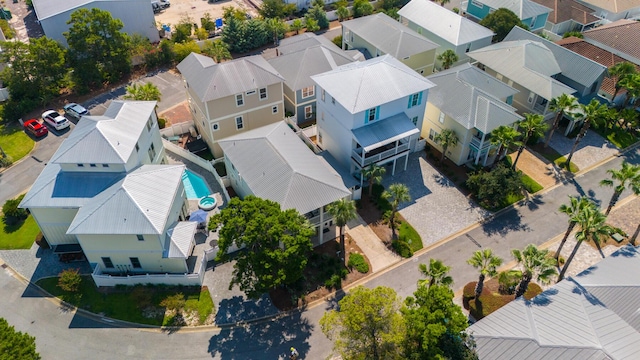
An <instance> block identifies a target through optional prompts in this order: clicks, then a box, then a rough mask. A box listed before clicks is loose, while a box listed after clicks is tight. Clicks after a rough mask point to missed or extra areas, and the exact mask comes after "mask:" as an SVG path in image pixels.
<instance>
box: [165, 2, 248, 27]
mask: <svg viewBox="0 0 640 360" xmlns="http://www.w3.org/2000/svg"><path fill="white" fill-rule="evenodd" d="M227 6H232V7H235V8H240V9H243V10H245V11H246V12H247V13H249V15H251V16H254V17H255V16H258V12H257V11H256V10H255V9H254V8H253V7H251V6H250V5H249V3H248V2H247V1H245V0H224V1H218V2H215V3H209V2H208V1H207V0H171V6H170V7H169V8H167V9H165V10H164V11H163V12H161V13H159V14H156V16H155V17H156V22H158V23H159V24H170V25H171V26H172V28H173V26H175V25H176V24H178V23H179V22H180V20H181V19H183V18H185V17H189V18H191V20H192V21H193V22H194V23H196V24H198V26H200V18H201V17H202V16H203V15H204V14H205V13H209V14H210V15H211V18H212V19H217V18H220V17H222V12H223V11H222V8H223V7H227Z"/></svg>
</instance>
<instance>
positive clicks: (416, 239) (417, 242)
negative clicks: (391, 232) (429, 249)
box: [398, 214, 422, 252]
mask: <svg viewBox="0 0 640 360" xmlns="http://www.w3.org/2000/svg"><path fill="white" fill-rule="evenodd" d="M398 215H399V214H398ZM398 239H400V240H401V241H405V242H406V243H407V244H409V246H410V247H411V250H413V252H416V251H418V250H420V249H422V238H421V237H420V234H418V232H417V231H416V229H414V228H413V226H411V224H409V222H407V221H406V220H403V221H402V223H401V224H400V226H399V227H398Z"/></svg>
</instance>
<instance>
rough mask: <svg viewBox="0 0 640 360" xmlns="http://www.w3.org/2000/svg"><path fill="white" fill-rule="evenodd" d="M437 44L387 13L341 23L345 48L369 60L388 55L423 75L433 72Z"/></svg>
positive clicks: (343, 46)
mask: <svg viewBox="0 0 640 360" xmlns="http://www.w3.org/2000/svg"><path fill="white" fill-rule="evenodd" d="M438 46H439V45H438V44H436V43H434V42H432V41H431V40H429V39H427V38H425V37H423V36H422V35H420V34H418V33H417V32H415V31H413V30H411V29H409V28H408V27H406V26H404V25H402V24H401V23H399V22H397V21H395V20H394V19H393V18H391V17H390V16H388V15H387V14H384V13H376V14H374V15H369V16H363V17H361V18H357V19H353V20H349V21H344V22H342V49H344V50H354V49H355V50H360V51H361V52H362V53H363V54H364V56H365V58H367V59H371V58H375V57H378V56H382V55H385V54H389V55H391V56H393V57H394V58H396V59H398V60H400V62H402V63H403V64H404V65H406V66H408V67H410V68H411V69H413V70H415V71H417V72H418V73H420V74H421V75H423V76H427V75H429V74H431V73H433V66H434V64H435V62H436V49H438Z"/></svg>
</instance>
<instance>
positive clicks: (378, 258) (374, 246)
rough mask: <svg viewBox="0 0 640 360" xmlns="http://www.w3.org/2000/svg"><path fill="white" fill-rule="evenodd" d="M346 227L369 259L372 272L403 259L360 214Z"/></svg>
mask: <svg viewBox="0 0 640 360" xmlns="http://www.w3.org/2000/svg"><path fill="white" fill-rule="evenodd" d="M346 227H347V230H346V232H347V234H349V235H350V236H351V238H353V240H355V242H356V244H358V247H360V250H362V252H363V253H364V254H365V255H366V256H367V258H368V259H369V262H370V263H371V268H372V269H371V271H372V272H374V273H375V272H377V271H380V270H382V269H384V268H386V267H387V266H389V265H391V264H395V263H397V262H398V261H400V260H402V258H400V256H398V255H396V254H394V253H393V252H392V251H390V250H389V249H387V247H386V246H385V245H384V244H383V243H382V240H380V238H379V237H378V236H377V235H376V233H374V232H373V230H371V228H370V227H369V226H367V223H365V221H364V220H362V218H361V217H360V215H358V217H357V218H356V219H354V220H351V221H349V222H348V223H347V226H346Z"/></svg>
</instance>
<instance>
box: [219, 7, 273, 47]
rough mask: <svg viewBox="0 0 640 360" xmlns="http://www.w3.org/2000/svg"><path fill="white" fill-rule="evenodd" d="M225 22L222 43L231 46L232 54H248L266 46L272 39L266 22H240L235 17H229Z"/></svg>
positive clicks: (257, 20)
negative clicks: (252, 50)
mask: <svg viewBox="0 0 640 360" xmlns="http://www.w3.org/2000/svg"><path fill="white" fill-rule="evenodd" d="M225 22H226V23H225V26H224V27H223V28H222V41H224V42H225V43H227V44H229V50H230V51H231V52H236V53H243V52H247V51H249V50H251V49H255V48H257V47H260V46H262V45H264V44H266V43H267V42H268V41H269V39H271V38H272V37H271V32H270V31H269V29H268V27H267V24H266V23H265V21H264V20H260V19H251V20H238V19H237V18H236V17H235V16H228V17H227V18H225Z"/></svg>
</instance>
